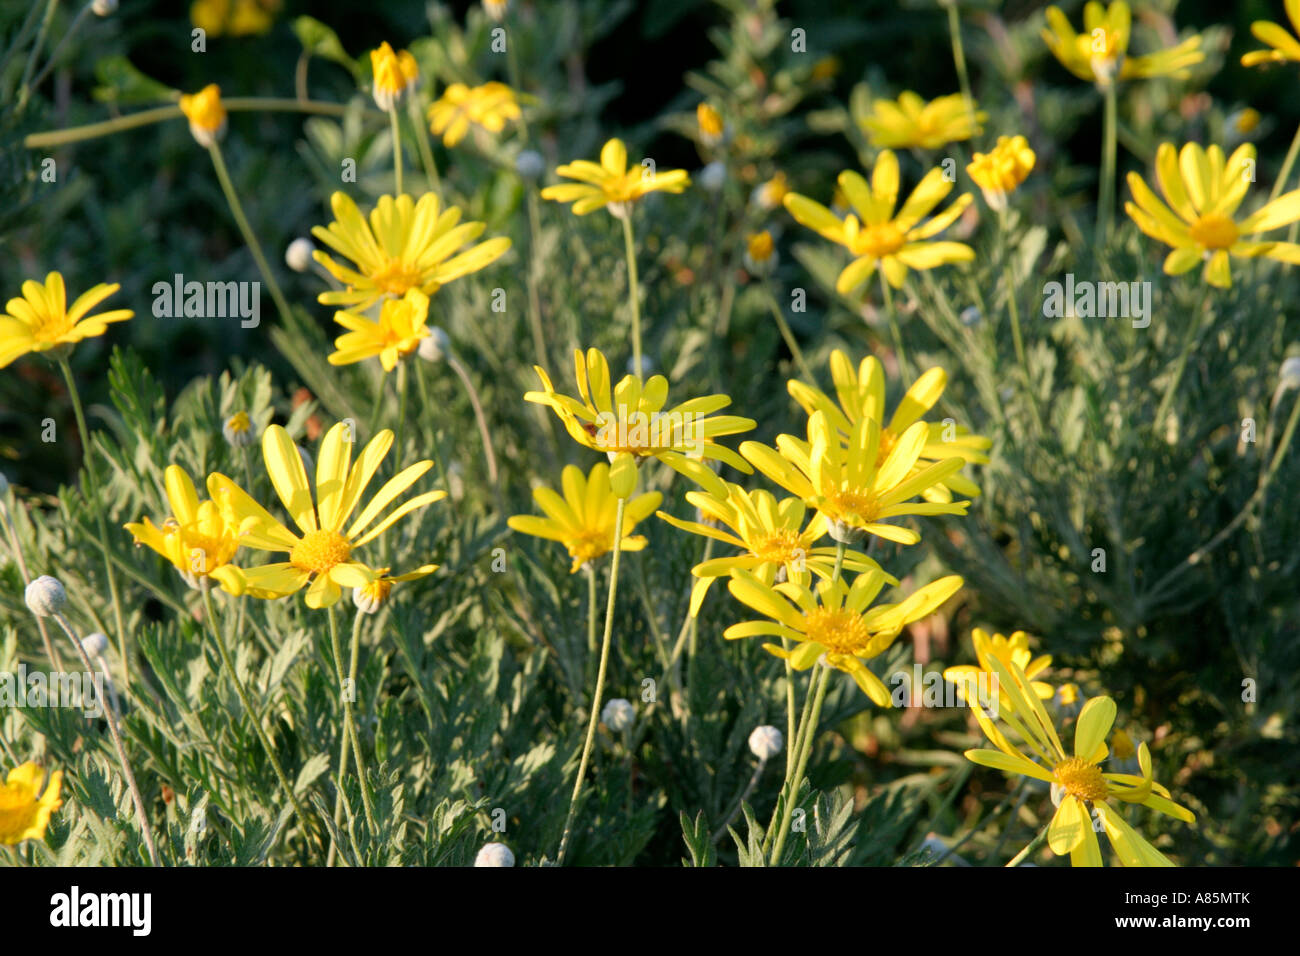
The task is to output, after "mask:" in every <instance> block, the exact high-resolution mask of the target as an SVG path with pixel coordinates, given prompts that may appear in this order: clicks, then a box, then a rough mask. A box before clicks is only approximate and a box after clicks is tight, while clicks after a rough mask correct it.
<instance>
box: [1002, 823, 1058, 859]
mask: <svg viewBox="0 0 1300 956" xmlns="http://www.w3.org/2000/svg"><path fill="white" fill-rule="evenodd" d="M1050 826H1051V824H1045V825H1044V826H1043V828H1042V829H1041V830H1039V831H1038V836H1036V837H1034V838H1033V839H1032V840H1031V841H1029V845H1028V846H1027V847H1025V848H1024V849H1023V850H1021V851H1020V852H1019V853H1017V854H1016V855H1015V856H1013V857H1012V858H1011V862H1010V863H1008V864H1007V866H1008V867H1016V866H1019V865H1020V864H1021V863H1023V862H1024V861H1025V860H1026V859H1028V858H1029V856H1030V855H1031V854H1033V853H1034V852H1036V851H1037V850H1038V848H1039V847H1041V846H1042V845H1043V844H1044V843H1046V842H1047V831H1048V829H1049V827H1050Z"/></svg>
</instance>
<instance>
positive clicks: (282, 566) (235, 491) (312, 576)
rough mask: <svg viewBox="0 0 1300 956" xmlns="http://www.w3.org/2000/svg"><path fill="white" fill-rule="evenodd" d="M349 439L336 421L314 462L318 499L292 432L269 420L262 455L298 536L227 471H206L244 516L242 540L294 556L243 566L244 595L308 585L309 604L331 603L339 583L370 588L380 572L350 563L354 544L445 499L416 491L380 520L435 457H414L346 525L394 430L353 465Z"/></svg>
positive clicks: (220, 496)
mask: <svg viewBox="0 0 1300 956" xmlns="http://www.w3.org/2000/svg"><path fill="white" fill-rule="evenodd" d="M352 444H353V435H352V431H351V426H350V425H349V423H347V422H339V423H338V424H337V425H335V426H334V427H333V428H331V429H330V430H329V431H328V432H326V434H325V437H324V438H323V439H322V440H321V446H320V451H319V458H318V459H317V463H316V495H315V502H314V503H313V501H312V489H311V485H309V484H308V483H307V471H306V469H305V468H304V467H303V461H302V457H301V456H300V455H299V454H298V449H297V448H296V447H295V446H294V443H293V440H292V439H291V438H289V433H288V432H286V431H285V430H284V429H283V428H282V427H280V426H279V425H272V426H271V427H270V428H268V429H267V430H266V433H265V434H264V435H263V436H262V457H263V458H264V459H265V461H266V470H267V473H268V474H269V475H270V476H271V484H272V485H274V486H275V491H276V494H278V495H279V497H280V501H281V502H282V503H283V504H284V507H285V510H286V511H288V512H289V515H290V516H291V517H292V518H293V521H294V523H295V524H296V525H297V526H298V528H299V530H300V531H301V532H302V534H301V535H297V534H294V532H292V531H290V530H289V529H288V528H286V527H285V526H284V525H283V524H281V523H280V522H279V521H278V520H276V519H275V518H273V517H272V516H271V514H270V513H269V512H268V511H267V510H266V509H265V508H263V507H262V506H261V505H260V504H258V503H257V502H256V501H254V500H253V499H252V498H251V497H250V496H249V495H248V493H247V492H246V491H244V490H243V489H242V488H240V487H239V486H238V485H237V484H235V482H233V481H231V480H230V479H229V478H227V477H226V476H225V475H222V474H220V473H216V474H212V475H209V476H208V491H209V493H210V494H211V495H212V499H213V500H214V501H216V502H218V503H220V504H221V505H222V507H228V508H230V509H231V510H232V511H233V513H234V514H235V516H236V517H237V518H238V519H239V521H240V531H241V541H242V543H243V544H244V545H245V546H246V547H249V548H259V549H261V550H264V551H282V552H288V555H289V560H288V561H284V562H280V563H277V564H267V565H262V566H260V567H254V568H246V569H244V571H243V576H244V580H245V584H246V588H245V593H247V594H250V595H252V596H253V597H259V598H278V597H284V596H286V595H289V594H293V593H295V592H296V591H299V590H301V589H302V588H304V587H307V586H308V584H309V583H310V587H309V588H308V590H307V606H308V607H313V608H321V607H330V606H332V605H333V604H334V603H335V602H337V601H338V599H339V596H340V594H341V590H340V589H341V588H345V587H346V588H361V587H365V586H366V585H367V584H369V583H370V582H371V581H373V580H374V579H375V577H376V576H377V575H376V572H375V571H373V570H372V569H371V568H370V567H368V566H367V565H365V564H363V563H361V562H359V561H355V560H353V557H352V555H353V552H354V551H355V550H356V549H357V548H361V547H364V546H365V545H366V544H368V543H369V542H371V541H373V540H374V539H375V538H377V537H379V535H381V534H383V533H384V532H385V531H387V530H388V529H389V528H390V527H391V526H392V525H393V524H394V523H395V522H397V521H398V520H400V519H401V518H404V517H405V516H406V515H408V514H410V513H411V512H412V511H415V510H416V509H417V508H423V507H425V506H426V505H430V504H432V503H433V502H435V501H439V500H441V499H442V498H445V497H446V496H447V493H446V492H445V491H428V492H425V493H424V494H421V495H416V496H415V497H414V498H410V499H408V500H407V501H405V502H404V503H403V504H402V505H400V506H399V507H397V508H395V509H393V510H392V511H391V512H389V513H388V515H387V516H386V517H385V518H383V520H381V521H379V523H378V524H375V520H376V519H377V518H379V515H380V513H381V512H382V511H383V510H384V509H385V508H387V507H388V506H389V505H390V504H392V503H393V502H394V501H395V500H396V499H397V497H398V496H399V495H401V494H402V492H404V491H406V489H407V488H409V487H411V485H412V484H414V483H415V482H416V481H417V480H418V479H419V478H420V477H421V476H422V475H423V474H424V473H425V472H426V471H428V470H429V469H430V468H431V467H433V462H431V461H421V462H416V463H415V464H414V465H411V466H410V467H409V468H405V469H403V470H402V471H400V472H398V473H397V475H395V476H394V477H393V478H391V479H389V480H388V482H386V483H385V484H384V485H383V487H381V488H380V489H379V491H378V492H377V493H376V494H375V496H374V497H373V498H371V499H370V503H369V504H367V505H366V506H365V507H364V508H363V509H362V511H361V514H360V515H358V516H357V518H356V520H355V521H353V522H352V524H351V525H350V526H348V527H347V529H346V530H344V526H345V525H346V523H347V521H348V519H349V518H350V517H351V516H352V513H353V512H354V511H355V510H356V509H357V506H358V505H359V504H360V503H361V496H362V495H363V494H364V493H365V490H366V486H367V485H369V484H370V480H371V479H372V478H373V477H374V476H375V472H376V471H378V469H379V465H380V463H382V462H383V460H384V457H385V456H386V455H387V454H388V450H389V448H391V447H392V444H393V433H392V432H391V431H389V430H387V429H385V430H383V431H381V432H379V434H377V435H375V437H374V438H372V439H371V440H370V441H369V442H368V443H367V444H366V447H365V448H363V449H362V450H361V454H360V456H359V457H358V458H357V461H356V464H353V465H351V469H350V470H349V465H350V464H351V459H352ZM249 519H252V520H251V521H250V520H249ZM372 525H373V527H372ZM367 529H369V530H367ZM434 570H435V566H434V565H425V566H424V567H422V568H419V569H418V570H417V571H414V572H412V574H417V575H421V574H429V573H432V572H433V571H434Z"/></svg>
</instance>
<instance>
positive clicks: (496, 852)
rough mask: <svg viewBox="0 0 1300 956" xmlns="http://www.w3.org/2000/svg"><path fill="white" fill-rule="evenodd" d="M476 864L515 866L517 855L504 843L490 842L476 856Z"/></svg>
mask: <svg viewBox="0 0 1300 956" xmlns="http://www.w3.org/2000/svg"><path fill="white" fill-rule="evenodd" d="M474 865H475V866H514V865H515V855H514V854H513V853H511V852H510V847H508V846H506V845H505V844H504V843H488V844H485V845H484V847H483V849H481V850H479V851H478V855H477V856H475V857H474Z"/></svg>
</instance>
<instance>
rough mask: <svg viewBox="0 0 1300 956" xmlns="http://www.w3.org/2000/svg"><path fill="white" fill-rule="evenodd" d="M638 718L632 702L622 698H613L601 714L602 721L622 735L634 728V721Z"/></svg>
mask: <svg viewBox="0 0 1300 956" xmlns="http://www.w3.org/2000/svg"><path fill="white" fill-rule="evenodd" d="M635 717H636V709H635V708H634V707H633V706H632V704H631V702H630V701H627V700H624V699H623V698H622V697H613V698H610V700H609V701H608V702H607V703H606V704H605V707H604V708H603V709H602V710H601V712H600V720H601V723H603V724H604V725H605V726H606V727H608V728H609V729H610V730H612V731H614V733H616V734H621V733H622V732H623V731H625V730H627V729H628V728H629V727H631V726H632V720H633V719H634V718H635Z"/></svg>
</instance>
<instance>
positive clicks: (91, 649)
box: [81, 631, 108, 661]
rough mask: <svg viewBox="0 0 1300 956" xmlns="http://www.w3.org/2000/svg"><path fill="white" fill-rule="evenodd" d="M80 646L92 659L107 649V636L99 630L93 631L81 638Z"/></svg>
mask: <svg viewBox="0 0 1300 956" xmlns="http://www.w3.org/2000/svg"><path fill="white" fill-rule="evenodd" d="M81 647H82V649H83V650H84V651H85V652H86V656H87V657H89V658H90V659H91V660H92V661H93V660H94V659H95V658H96V657H100V656H102V655H103V653H104V651H106V650H108V637H107V636H106V635H104V634H101V633H100V632H99V631H95V632H94V633H93V634H87V635H86V636H85V637H83V638H82V639H81Z"/></svg>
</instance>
